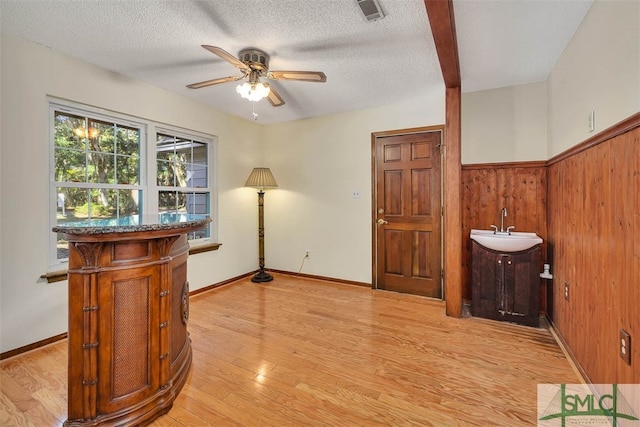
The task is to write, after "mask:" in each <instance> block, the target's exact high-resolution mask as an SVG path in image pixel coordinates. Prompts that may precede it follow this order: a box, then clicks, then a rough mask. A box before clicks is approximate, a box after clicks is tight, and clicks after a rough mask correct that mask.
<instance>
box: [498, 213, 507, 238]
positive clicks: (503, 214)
mask: <svg viewBox="0 0 640 427" xmlns="http://www.w3.org/2000/svg"><path fill="white" fill-rule="evenodd" d="M506 216H507V208H502V212H501V213H500V232H501V233H504V217H506Z"/></svg>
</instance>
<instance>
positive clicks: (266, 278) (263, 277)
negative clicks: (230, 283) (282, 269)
mask: <svg viewBox="0 0 640 427" xmlns="http://www.w3.org/2000/svg"><path fill="white" fill-rule="evenodd" d="M272 280H273V276H271V275H270V274H269V273H267V272H265V271H264V270H260V271H258V272H257V273H256V275H255V276H253V277H252V278H251V281H252V282H256V283H262V282H270V281H272Z"/></svg>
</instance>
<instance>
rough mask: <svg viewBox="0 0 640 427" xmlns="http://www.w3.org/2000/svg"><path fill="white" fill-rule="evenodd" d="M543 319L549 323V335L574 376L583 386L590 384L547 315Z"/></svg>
mask: <svg viewBox="0 0 640 427" xmlns="http://www.w3.org/2000/svg"><path fill="white" fill-rule="evenodd" d="M545 317H546V319H547V322H548V323H549V331H550V332H551V335H553V338H554V339H555V340H556V342H557V343H558V346H560V349H561V350H562V352H563V353H564V355H565V356H566V357H567V359H568V360H569V364H570V365H571V367H572V368H573V369H574V371H576V374H578V377H579V378H580V381H582V383H583V384H591V380H590V379H589V376H588V375H587V373H586V372H585V371H584V369H583V368H582V365H581V364H580V362H579V361H578V359H577V358H576V356H575V355H574V354H573V352H572V351H571V348H570V347H569V345H568V344H567V342H566V341H565V340H564V338H562V335H561V334H560V331H558V328H556V325H555V324H554V323H553V321H552V320H551V319H550V318H549V315H548V314H545Z"/></svg>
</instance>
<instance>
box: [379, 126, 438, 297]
mask: <svg viewBox="0 0 640 427" xmlns="http://www.w3.org/2000/svg"><path fill="white" fill-rule="evenodd" d="M425 132H440V153H441V155H440V206H441V207H442V209H441V211H440V224H441V226H440V262H441V264H440V265H441V270H440V288H441V290H442V300H443V301H444V300H445V298H446V292H445V290H446V288H445V286H444V285H445V283H444V261H445V260H444V230H445V227H444V225H445V222H444V200H445V191H446V187H445V185H444V182H445V179H444V178H445V173H444V171H445V169H444V168H445V156H444V155H442V154H444V151H443V147H444V137H445V125H434V126H423V127H417V128H407V129H395V130H387V131H380V132H371V289H378V258H377V256H378V239H377V233H378V229H379V227H378V226H377V222H376V221H377V218H378V209H377V206H378V200H377V197H376V196H377V192H376V176H377V172H378V170H377V167H376V166H377V160H378V159H377V156H376V151H377V150H376V139H377V138H378V137H384V136H400V135H409V134H414V133H425Z"/></svg>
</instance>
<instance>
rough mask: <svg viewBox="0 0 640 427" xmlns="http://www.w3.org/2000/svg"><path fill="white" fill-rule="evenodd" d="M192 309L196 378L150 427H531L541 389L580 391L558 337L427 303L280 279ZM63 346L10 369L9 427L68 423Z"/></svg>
mask: <svg viewBox="0 0 640 427" xmlns="http://www.w3.org/2000/svg"><path fill="white" fill-rule="evenodd" d="M190 305H191V307H190V311H191V313H190V320H189V329H190V332H191V338H192V341H193V343H192V346H193V365H192V368H191V372H190V375H189V378H188V380H187V384H186V385H185V387H184V389H183V390H182V392H181V394H180V396H178V398H177V400H176V402H175V404H174V406H173V408H172V409H171V411H170V412H169V413H168V414H166V415H164V416H162V417H160V418H159V419H157V420H156V421H155V422H154V423H153V424H152V425H153V426H205V425H215V426H239V425H244V426H287V425H293V426H358V425H362V426H369V425H392V426H398V425H420V426H429V425H433V426H449V425H478V426H490V425H499V426H532V425H535V424H536V418H537V417H536V413H537V412H536V385H537V384H538V383H577V382H579V379H578V377H577V375H576V374H575V372H574V371H573V369H572V367H571V366H570V364H569V362H568V361H567V359H566V358H565V357H564V355H563V353H562V351H561V350H560V348H559V347H558V346H557V344H556V342H555V341H554V339H553V338H552V336H551V334H550V333H549V332H548V331H547V330H545V329H535V328H528V327H524V326H517V325H511V324H505V323H500V322H493V321H488V320H482V319H475V318H464V319H454V318H448V317H445V316H444V314H443V313H444V304H443V303H442V302H439V301H433V300H429V299H426V298H422V297H416V296H411V295H403V294H397V293H392V292H384V291H372V290H371V289H368V288H364V287H359V286H352V285H345V284H339V283H331V282H324V281H319V280H311V279H303V278H297V277H292V276H286V275H275V280H274V281H273V282H270V283H267V284H254V283H251V282H250V281H249V279H244V280H241V281H239V282H237V283H234V284H231V285H227V286H224V287H221V288H217V289H214V290H212V291H210V292H207V293H203V294H200V295H197V296H194V297H192V299H191V304H190ZM66 344H67V343H66V341H62V342H59V343H55V344H52V345H50V346H48V347H45V348H42V349H38V350H35V351H32V352H30V353H26V354H23V355H20V356H17V357H14V358H11V359H7V360H4V361H2V362H0V368H1V377H0V380H1V394H0V405H1V411H2V412H1V414H0V424H1V425H2V426H37V427H46V426H59V425H61V423H62V422H63V421H64V420H65V418H66V405H67V402H66V366H67V359H66Z"/></svg>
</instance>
